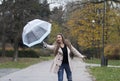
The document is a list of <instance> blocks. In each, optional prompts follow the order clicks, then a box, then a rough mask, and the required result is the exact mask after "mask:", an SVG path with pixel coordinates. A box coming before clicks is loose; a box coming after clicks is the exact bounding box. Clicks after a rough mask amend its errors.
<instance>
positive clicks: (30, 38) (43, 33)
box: [22, 19, 51, 47]
mask: <svg viewBox="0 0 120 81" xmlns="http://www.w3.org/2000/svg"><path fill="white" fill-rule="evenodd" d="M50 31H51V23H49V22H46V21H43V20H40V19H34V20H32V21H30V22H28V23H27V24H26V25H25V26H24V29H23V33H22V40H23V44H25V45H27V46H28V47H31V46H34V45H36V44H38V43H41V42H42V41H43V40H44V39H45V38H46V37H47V36H48V35H49V34H50Z"/></svg>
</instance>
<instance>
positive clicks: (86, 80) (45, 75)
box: [0, 58, 93, 81]
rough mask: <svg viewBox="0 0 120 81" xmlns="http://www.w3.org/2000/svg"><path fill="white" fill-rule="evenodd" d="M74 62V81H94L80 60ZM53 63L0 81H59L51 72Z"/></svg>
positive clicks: (29, 69)
mask: <svg viewBox="0 0 120 81" xmlns="http://www.w3.org/2000/svg"><path fill="white" fill-rule="evenodd" d="M72 62H73V63H72V64H73V81H93V80H92V76H91V75H90V74H89V73H88V70H87V68H86V64H85V63H84V62H82V61H80V59H78V58H77V59H76V58H75V59H74V60H73V61H72ZM51 63H52V60H51V61H45V62H41V63H38V64H35V65H32V66H30V67H28V68H25V69H22V70H19V71H16V72H13V73H10V74H8V75H6V76H3V77H1V78H0V81H57V75H56V74H54V73H51V72H50V71H49V70H50V66H51ZM64 81H67V79H66V74H65V75H64Z"/></svg>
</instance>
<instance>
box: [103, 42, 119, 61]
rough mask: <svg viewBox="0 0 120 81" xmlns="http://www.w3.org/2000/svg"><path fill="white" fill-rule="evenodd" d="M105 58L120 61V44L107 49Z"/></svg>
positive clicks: (111, 45) (109, 46)
mask: <svg viewBox="0 0 120 81" xmlns="http://www.w3.org/2000/svg"><path fill="white" fill-rule="evenodd" d="M104 52H105V56H107V58H108V59H116V60H119V59H120V44H110V45H107V46H106V47H105V50H104Z"/></svg>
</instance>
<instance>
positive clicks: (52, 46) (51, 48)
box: [43, 42, 55, 50]
mask: <svg viewBox="0 0 120 81" xmlns="http://www.w3.org/2000/svg"><path fill="white" fill-rule="evenodd" d="M43 47H44V48H47V49H49V50H54V49H55V45H49V44H47V43H45V42H44V43H43Z"/></svg>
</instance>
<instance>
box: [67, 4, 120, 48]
mask: <svg viewBox="0 0 120 81" xmlns="http://www.w3.org/2000/svg"><path fill="white" fill-rule="evenodd" d="M115 14H116V10H115V9H114V8H111V7H110V6H107V10H106V17H105V19H106V23H105V37H106V38H105V39H106V40H105V42H106V44H108V43H110V41H111V37H112V36H111V33H113V31H114V34H113V37H114V36H115V33H116V31H115V30H116V28H118V26H117V27H114V28H113V24H114V25H115V24H117V23H116V22H115V20H114V18H115V17H116V15H115ZM69 15H70V17H69V19H68V21H67V23H66V27H67V28H68V29H69V34H70V35H71V38H72V39H73V40H76V41H77V43H78V44H79V46H82V47H83V48H94V49H95V48H98V47H99V48H100V47H101V46H102V41H101V40H102V25H103V3H101V4H95V3H94V4H93V3H92V4H91V3H86V4H84V5H82V7H80V8H76V9H74V10H73V11H72V13H70V14H69ZM92 20H95V23H92ZM117 20H118V19H117ZM116 38H117V37H116ZM114 40H115V39H114ZM112 42H113V41H112Z"/></svg>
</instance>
